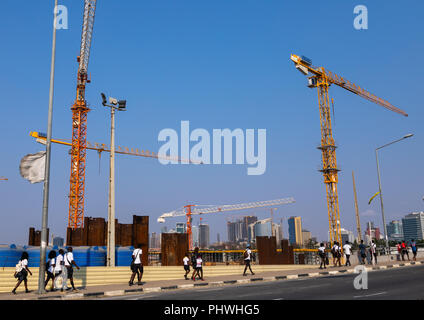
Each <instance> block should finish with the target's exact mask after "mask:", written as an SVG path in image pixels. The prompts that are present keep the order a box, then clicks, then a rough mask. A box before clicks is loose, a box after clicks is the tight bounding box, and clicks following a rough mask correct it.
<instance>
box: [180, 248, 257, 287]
mask: <svg viewBox="0 0 424 320" xmlns="http://www.w3.org/2000/svg"><path fill="white" fill-rule="evenodd" d="M189 256H190V255H189V253H188V252H186V253H185V255H184V258H183V266H184V271H185V274H184V279H186V280H189V279H191V280H193V281H196V277H197V279H199V280H202V281H204V279H203V262H204V261H203V258H202V254H201V253H200V252H199V248H198V247H195V248H194V251H193V253H192V254H191V259H190V257H189ZM252 259H253V253H252V250H251V249H250V245H247V246H246V249H245V250H244V252H243V262H244V265H245V267H244V271H243V276H246V275H247V274H246V271H247V269H249V271H250V273H251V274H252V275H254V274H255V273H254V272H253V271H252V267H251V261H252ZM190 262H191V266H192V268H193V273H192V275H191V277H190V278H189V277H188V275H189V274H190Z"/></svg>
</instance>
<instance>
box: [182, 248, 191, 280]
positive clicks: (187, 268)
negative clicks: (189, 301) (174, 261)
mask: <svg viewBox="0 0 424 320" xmlns="http://www.w3.org/2000/svg"><path fill="white" fill-rule="evenodd" d="M189 262H190V258H189V257H188V252H186V253H185V255H184V258H183V264H184V271H185V274H184V279H186V280H188V277H187V275H188V274H189V273H190V265H189Z"/></svg>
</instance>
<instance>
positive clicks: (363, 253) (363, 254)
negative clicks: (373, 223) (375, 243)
mask: <svg viewBox="0 0 424 320" xmlns="http://www.w3.org/2000/svg"><path fill="white" fill-rule="evenodd" d="M359 252H360V254H361V260H362V261H361V264H365V258H366V257H367V247H366V246H365V245H364V240H361V244H360V245H359Z"/></svg>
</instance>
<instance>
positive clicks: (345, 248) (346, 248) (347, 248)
mask: <svg viewBox="0 0 424 320" xmlns="http://www.w3.org/2000/svg"><path fill="white" fill-rule="evenodd" d="M351 249H352V247H351V246H350V243H349V241H346V243H345V245H344V246H343V251H344V254H345V256H346V263H345V266H346V267H347V266H348V265H349V266H351V264H350V260H349V259H350V255H351V254H352V252H351Z"/></svg>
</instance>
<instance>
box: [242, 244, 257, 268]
mask: <svg viewBox="0 0 424 320" xmlns="http://www.w3.org/2000/svg"><path fill="white" fill-rule="evenodd" d="M243 258H244V271H243V276H246V271H247V268H249V270H250V273H251V274H252V275H254V274H255V273H254V272H253V271H252V267H251V266H250V263H251V260H252V250H250V245H247V247H246V250H244V252H243Z"/></svg>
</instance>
